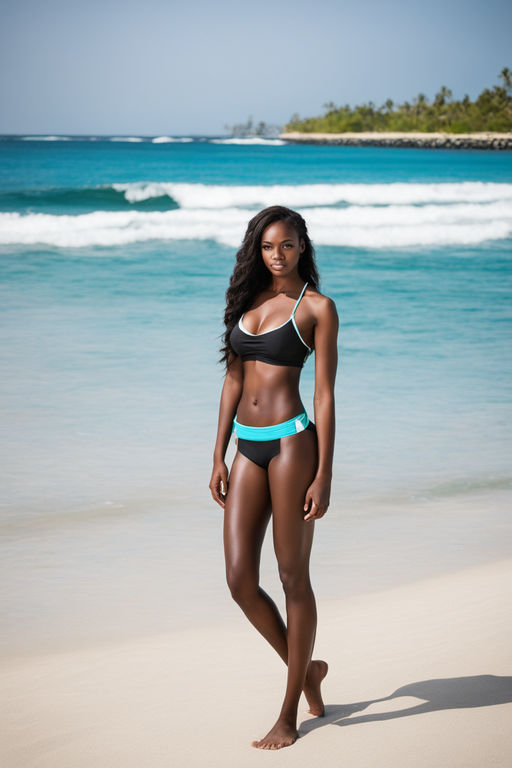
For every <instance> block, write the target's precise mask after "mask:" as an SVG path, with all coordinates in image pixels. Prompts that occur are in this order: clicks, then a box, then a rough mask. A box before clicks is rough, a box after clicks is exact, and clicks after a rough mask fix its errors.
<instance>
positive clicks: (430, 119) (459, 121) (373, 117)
mask: <svg viewBox="0 0 512 768" xmlns="http://www.w3.org/2000/svg"><path fill="white" fill-rule="evenodd" d="M498 77H499V79H500V80H501V84H500V85H495V86H494V87H493V88H485V89H484V90H483V91H482V93H481V94H480V95H479V96H478V98H477V99H476V100H475V101H471V99H470V98H469V96H468V95H467V94H466V95H465V96H464V98H463V99H462V100H460V101H457V100H453V99H452V92H451V91H450V89H449V88H447V87H446V86H444V85H443V86H442V87H441V88H440V89H439V92H438V93H436V95H435V97H434V100H433V102H432V103H431V104H430V103H429V100H428V99H427V97H426V96H425V94H424V93H419V94H418V95H417V96H416V98H415V99H414V101H413V102H412V104H411V103H409V102H408V101H404V103H403V104H397V105H395V104H394V102H393V101H392V100H391V99H387V100H386V101H385V102H384V104H382V106H380V107H376V106H375V104H374V103H373V102H372V101H369V102H368V103H367V104H360V105H358V106H356V107H354V108H353V109H352V108H351V107H350V106H349V105H348V104H345V105H344V106H339V107H337V106H336V105H335V104H334V103H333V102H329V103H328V104H324V109H325V110H326V112H325V114H324V115H323V116H321V117H307V118H304V119H301V118H300V117H299V115H298V114H295V115H292V117H291V119H290V122H289V123H287V124H286V127H285V130H286V131H287V132H290V131H300V132H303V133H311V132H318V133H344V132H345V131H350V132H360V131H421V132H435V131H443V132H446V133H475V132H479V131H496V132H499V133H502V132H503V133H506V132H509V131H512V73H511V71H510V69H509V68H508V67H504V68H503V69H502V71H501V73H500V74H499V76H498Z"/></svg>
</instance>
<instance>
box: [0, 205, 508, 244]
mask: <svg viewBox="0 0 512 768" xmlns="http://www.w3.org/2000/svg"><path fill="white" fill-rule="evenodd" d="M299 210H300V209H299ZM301 212H302V213H303V215H304V216H305V218H306V219H307V222H308V228H309V232H310V235H311V237H312V239H313V241H314V243H315V244H316V245H340V246H353V247H365V248H392V247H402V246H434V245H471V244H473V245H476V244H479V243H482V242H484V241H487V240H496V239H502V238H508V237H511V236H512V207H511V206H510V204H509V203H508V202H507V201H498V202H495V203H485V204H480V205H478V204H475V203H468V204H462V203H459V204H454V205H425V206H422V207H418V206H414V205H409V206H407V205H398V206H395V205H391V206H386V207H377V208H372V207H369V206H349V207H348V208H325V207H315V208H308V209H302V211H301ZM253 215H254V211H253V210H249V209H244V208H235V207H225V208H222V209H219V208H195V209H190V208H180V209H176V210H171V211H151V212H149V211H148V212H146V211H95V212H93V213H87V214H81V215H78V216H68V215H65V216H54V215H50V214H43V213H35V214H26V215H20V214H19V213H3V214H0V243H3V244H15V243H18V244H26V245H29V244H36V243H45V244H48V245H55V246H62V247H84V246H95V245H98V246H115V245H123V244H127V243H135V242H144V241H147V240H179V239H192V240H209V239H211V240H216V241H217V242H219V243H222V244H225V245H228V246H230V247H238V246H239V244H240V242H241V240H242V237H243V233H244V231H245V228H246V226H247V222H248V220H249V219H250V218H251V217H252V216H253Z"/></svg>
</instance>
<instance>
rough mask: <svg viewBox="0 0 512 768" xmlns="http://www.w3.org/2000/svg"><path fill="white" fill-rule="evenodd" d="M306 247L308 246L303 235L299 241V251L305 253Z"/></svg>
mask: <svg viewBox="0 0 512 768" xmlns="http://www.w3.org/2000/svg"><path fill="white" fill-rule="evenodd" d="M305 248H306V243H305V242H304V238H303V237H301V239H300V243H299V253H304V250H305Z"/></svg>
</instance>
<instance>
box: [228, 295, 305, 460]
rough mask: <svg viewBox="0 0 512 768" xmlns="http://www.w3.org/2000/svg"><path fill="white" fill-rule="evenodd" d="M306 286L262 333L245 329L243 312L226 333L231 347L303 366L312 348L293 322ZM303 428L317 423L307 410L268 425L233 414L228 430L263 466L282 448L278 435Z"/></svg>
mask: <svg viewBox="0 0 512 768" xmlns="http://www.w3.org/2000/svg"><path fill="white" fill-rule="evenodd" d="M306 286H307V282H306V283H305V284H304V287H303V289H302V291H301V293H300V296H299V298H298V299H297V301H296V302H295V306H294V308H293V312H292V314H291V315H290V317H289V318H288V320H286V321H285V322H284V323H282V324H281V325H278V327H277V328H272V329H271V330H270V331H263V332H262V333H251V332H250V331H248V330H247V329H246V328H244V326H243V323H242V319H243V317H244V315H245V312H244V314H243V315H242V316H241V317H240V319H239V321H238V324H237V325H235V326H234V327H233V329H232V331H231V334H230V337H229V340H230V343H231V346H232V348H233V350H234V351H235V353H236V354H237V355H239V356H240V358H241V359H242V361H245V360H261V361H262V362H264V363H270V365H287V366H293V367H294V368H302V367H303V365H304V363H305V362H306V360H307V358H308V357H309V355H311V354H312V352H313V350H312V349H311V347H309V346H308V345H307V344H306V342H305V341H304V339H303V338H302V336H301V335H300V331H299V329H298V328H297V323H296V322H295V311H296V309H297V307H298V306H299V302H300V300H301V299H302V296H303V295H304V291H305V290H306ZM304 429H310V430H312V431H315V432H316V427H315V425H314V423H313V422H312V421H310V420H309V417H308V415H307V413H306V411H303V412H302V413H299V414H298V415H297V416H294V417H293V418H292V419H288V420H287V421H282V422H280V423H279V424H272V425H270V426H268V427H251V426H248V425H246V424H240V422H239V421H237V418H236V416H235V418H234V419H233V427H232V430H231V432H232V433H233V432H234V433H235V436H236V438H237V447H238V450H239V451H240V453H242V454H243V455H244V456H246V457H247V458H248V459H250V460H251V461H254V463H255V464H259V466H260V467H264V468H265V469H266V468H267V467H268V465H269V462H270V460H271V459H272V458H273V457H274V456H277V455H278V454H279V452H280V450H281V438H282V437H286V436H287V435H295V434H297V433H298V432H302V430H304Z"/></svg>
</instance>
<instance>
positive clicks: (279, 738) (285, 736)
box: [252, 720, 299, 749]
mask: <svg viewBox="0 0 512 768" xmlns="http://www.w3.org/2000/svg"><path fill="white" fill-rule="evenodd" d="M298 738H299V732H298V731H297V729H296V728H294V727H293V726H292V725H290V723H287V722H285V721H282V720H278V721H277V723H276V724H275V725H274V727H273V728H271V730H270V731H269V732H268V733H267V735H266V736H265V737H264V738H263V739H260V740H259V741H253V742H252V746H253V747H257V748H258V749H281V747H289V746H291V745H292V744H293V743H294V742H295V741H297V739H298Z"/></svg>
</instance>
